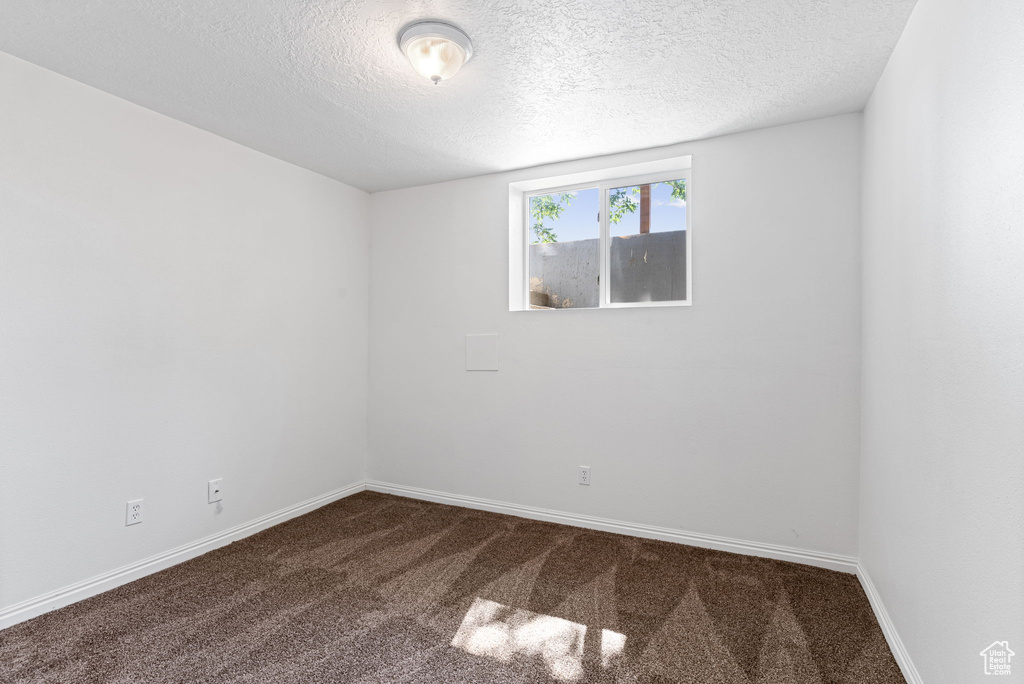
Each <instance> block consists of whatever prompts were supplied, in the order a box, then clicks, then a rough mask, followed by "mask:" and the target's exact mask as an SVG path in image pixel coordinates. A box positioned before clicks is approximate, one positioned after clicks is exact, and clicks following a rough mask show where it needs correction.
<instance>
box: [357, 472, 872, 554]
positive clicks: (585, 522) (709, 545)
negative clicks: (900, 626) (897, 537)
mask: <svg viewBox="0 0 1024 684" xmlns="http://www.w3.org/2000/svg"><path fill="white" fill-rule="evenodd" d="M366 488H367V489H369V490H371V491H374V492H383V493H385V494H395V495H397V496H407V497H409V498H411V499H422V500H424V501H434V502H436V503H443V504H450V505H452V506H462V507H464V508H475V509H478V510H483V511H492V512H494V513H505V514H507V515H515V516H518V517H520V518H530V519H532V520H545V521H547V522H554V523H561V524H563V525H572V526H573V527H584V528H587V529H591V530H602V531H605V532H615V533H617V534H627V535H630V536H633V537H644V538H646V539H660V540H662V541H668V542H676V543H678V544H689V545H690V546H699V547H701V548H705V549H716V550H718V551H729V552H732V553H741V554H745V555H748V556H760V557H762V558H774V559H775V560H783V561H790V562H792V563H803V564H804V565H814V566H817V567H819V568H828V569H829V570H838V571H839V572H846V573H850V574H854V573H856V572H857V559H856V558H854V557H853V556H841V555H839V554H834V553H825V552H821V551H809V550H807V549H797V548H794V547H790V546H779V545H776V544H763V543H761V542H753V541H746V540H743V539H731V538H729V537H719V536H716V535H711V534H701V533H698V532H685V531H682V530H674V529H671V528H668V527H654V526H652V525H638V524H636V523H630V522H623V521H621V520H608V519H606V518H595V517H592V516H589V515H578V514H576V513H565V512H562V511H551V510H546V509H543V508H534V507H533V506H522V505H520V504H513V503H505V502H502V501H491V500H489V499H477V498H474V497H471V496H461V495H458V494H447V493H445V492H435V491H431V490H429V489H419V488H417V487H405V486H402V485H396V484H391V483H388V482H374V481H372V480H368V481H367V482H366Z"/></svg>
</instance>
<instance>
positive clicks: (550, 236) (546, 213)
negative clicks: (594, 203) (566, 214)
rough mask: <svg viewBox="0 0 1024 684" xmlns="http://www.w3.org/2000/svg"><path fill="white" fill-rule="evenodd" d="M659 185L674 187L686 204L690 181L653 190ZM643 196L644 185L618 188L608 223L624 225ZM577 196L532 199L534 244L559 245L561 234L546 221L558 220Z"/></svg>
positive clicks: (610, 202) (674, 196) (675, 195)
mask: <svg viewBox="0 0 1024 684" xmlns="http://www.w3.org/2000/svg"><path fill="white" fill-rule="evenodd" d="M658 185H668V186H670V187H671V188H672V199H674V200H682V201H684V202H685V201H686V181H683V180H674V181H663V182H662V183H653V184H652V185H651V189H652V190H653V189H654V188H655V187H657V186H658ZM639 195H640V186H639V185H633V186H628V187H623V188H615V189H614V190H612V191H611V192H610V193H609V194H608V220H609V221H610V222H612V223H618V222H620V221H621V220H622V219H623V218H624V217H625V216H626V214H632V213H633V212H634V211H636V210H637V209H638V208H639V207H640V205H639V203H638V202H637V200H636V199H635V198H636V197H638V196H639ZM575 197H576V193H575V192H561V193H558V194H557V195H537V196H536V197H531V198H530V217H531V218H532V219H533V224H532V226H531V230H533V238H534V239H533V242H534V244H536V243H538V242H558V235H557V234H556V233H555V232H554V231H553V230H552V229H551V228H550V227H549V226H546V225H544V221H546V220H548V219H551V220H552V221H556V220H558V217H559V216H561V214H562V212H563V211H565V209H566V207H568V206H569V205H571V204H572V200H573V199H574V198H575Z"/></svg>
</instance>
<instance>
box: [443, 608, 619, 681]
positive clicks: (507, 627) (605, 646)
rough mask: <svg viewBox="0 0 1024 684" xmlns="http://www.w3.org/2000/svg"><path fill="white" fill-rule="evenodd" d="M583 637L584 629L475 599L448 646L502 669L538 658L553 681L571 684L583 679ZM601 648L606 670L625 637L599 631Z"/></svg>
mask: <svg viewBox="0 0 1024 684" xmlns="http://www.w3.org/2000/svg"><path fill="white" fill-rule="evenodd" d="M586 635H587V626H586V625H581V624H579V623H578V622H571V621H569V620H565V619H562V618H557V617H553V616H551V615H543V614H540V613H533V612H530V611H528V610H524V609H522V608H511V607H509V606H505V605H502V604H500V603H497V602H495V601H488V600H487V599H482V598H476V599H474V601H473V605H472V606H470V608H469V610H468V611H467V612H466V617H465V618H463V620H462V624H461V625H460V626H459V630H458V631H457V632H456V633H455V637H454V638H453V639H452V646H454V647H456V648H459V649H462V650H463V651H465V652H467V653H471V654H473V655H478V656H487V657H490V658H494V659H495V660H498V661H500V662H503V663H507V662H509V661H511V660H512V659H513V658H514V657H516V656H521V657H523V656H525V657H532V658H540V659H542V660H543V662H544V664H545V665H546V666H547V669H548V672H549V673H550V674H551V676H552V677H554V678H555V679H557V680H558V681H562V682H576V681H580V680H581V679H582V677H583V674H584V657H585V656H586V655H587V654H586V653H585V649H584V645H585V641H586ZM600 644H601V646H600V648H601V653H600V663H601V667H603V668H605V669H608V668H610V667H611V666H612V664H613V663H614V662H615V660H616V658H617V657H618V656H619V655H621V654H622V651H623V649H624V648H625V646H626V635H624V634H619V633H618V632H613V631H611V630H610V629H602V630H601V639H600Z"/></svg>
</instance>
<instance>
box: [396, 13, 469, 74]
mask: <svg viewBox="0 0 1024 684" xmlns="http://www.w3.org/2000/svg"><path fill="white" fill-rule="evenodd" d="M398 45H399V46H400V47H401V48H402V52H404V53H405V56H406V57H408V58H409V61H410V62H411V63H412V68H413V69H415V70H416V71H418V72H419V73H421V74H422V75H424V76H426V77H427V78H429V79H430V80H431V81H433V82H434V84H435V85H437V84H438V83H439V82H440V81H443V80H446V79H449V78H451V77H452V76H454V75H455V74H456V73H458V71H459V69H461V68H462V65H463V64H465V63H466V62H468V61H469V58H470V57H472V56H473V44H472V43H471V42H470V41H469V36H467V35H466V34H465V33H463V32H462V31H460V30H459V29H457V28H455V27H454V26H451V25H450V24H442V23H440V22H436V21H423V22H420V23H417V24H411V25H409V26H407V27H405V28H404V29H402V33H401V34H400V35H399V37H398Z"/></svg>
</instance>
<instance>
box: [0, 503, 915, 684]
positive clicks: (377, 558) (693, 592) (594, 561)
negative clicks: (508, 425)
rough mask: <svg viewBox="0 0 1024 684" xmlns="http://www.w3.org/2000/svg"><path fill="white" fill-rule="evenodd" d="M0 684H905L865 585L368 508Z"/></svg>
mask: <svg viewBox="0 0 1024 684" xmlns="http://www.w3.org/2000/svg"><path fill="white" fill-rule="evenodd" d="M0 681H3V682H213V681H216V682H474V683H476V682H494V683H504V682H652V683H653V682H694V683H698V682H699V683H700V684H714V683H716V682H722V683H725V682H729V683H733V682H743V683H750V684H769V683H778V684H782V683H785V684H791V683H799V684H826V683H827V684H840V683H841V684H874V683H878V684H882V683H896V682H903V679H902V677H901V676H900V673H899V670H898V668H897V666H896V663H895V662H894V660H893V658H892V655H891V654H890V653H889V650H888V648H887V647H886V644H885V640H884V638H883V637H882V633H881V631H880V630H879V627H878V624H877V623H876V621H875V619H874V616H873V615H872V613H871V609H870V607H869V605H868V601H867V598H866V597H865V596H864V593H863V591H862V590H861V588H860V586H859V584H858V582H857V580H856V578H855V577H853V576H852V575H846V574H842V573H837V572H832V571H828V570H822V569H819V568H812V567H808V566H803V565H796V564H793V563H784V562H780V561H772V560H765V559H761V558H753V557H749V556H740V555H735V554H729V553H723V552H718V551H708V550H704V549H698V548H694V547H691V546H682V545H678V544H669V543H666V542H659V541H649V540H645V539H637V538H634V537H626V536H620V535H614V534H607V533H603V532H593V531H588V530H582V529H577V528H573V527H565V526H562V525H555V524H551V523H543V522H535V521H531V520H524V519H521V518H514V517H509V516H505V515H498V514H495V513H485V512H480V511H473V510H468V509H464V508H456V507H452V506H443V505H439V504H432V503H426V502H422V501H414V500H411V499H405V498H400V497H395V496H389V495H386V494H377V493H373V492H362V493H360V494H356V495H354V496H351V497H349V498H347V499H343V500H341V501H338V502H336V503H334V504H331V505H329V506H325V507H323V508H320V509H318V510H316V511H314V512H312V513H309V514H307V515H305V516H302V517H300V518H296V519H294V520H291V521H289V522H287V523H284V524H281V525H278V526H277V527H273V528H271V529H269V530H266V531H264V532H261V533H260V534H257V535H254V536H252V537H249V538H247V539H244V540H242V541H240V542H236V543H234V544H231V545H230V546H227V547H224V548H222V549H219V550H217V551H213V552H211V553H208V554H206V555H204V556H201V557H199V558H196V559H194V560H191V561H189V562H187V563H183V564H181V565H178V566H175V567H173V568H170V569H168V570H165V571H163V572H160V573H157V574H155V575H150V576H148V577H145V578H143V579H141V580H138V581H136V582H132V583H131V584H127V585H125V586H122V587H119V588H117V589H114V590H112V591H109V592H107V593H105V594H101V595H99V596H96V597H93V598H91V599H88V600H86V601H82V602H80V603H77V604H75V605H72V606H69V607H67V608H63V609H61V610H58V611H54V612H52V613H49V614H47V615H43V616H41V617H38V618H36V619H34V620H30V621H28V622H25V623H22V624H20V625H16V626H14V627H12V628H10V629H7V630H4V631H0Z"/></svg>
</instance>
